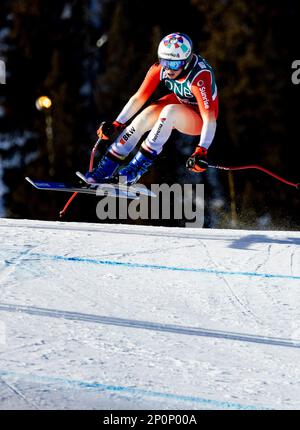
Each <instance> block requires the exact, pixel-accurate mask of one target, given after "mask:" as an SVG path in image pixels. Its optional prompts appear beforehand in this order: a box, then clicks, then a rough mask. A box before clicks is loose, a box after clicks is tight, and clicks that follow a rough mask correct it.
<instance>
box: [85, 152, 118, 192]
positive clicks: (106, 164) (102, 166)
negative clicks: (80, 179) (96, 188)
mask: <svg viewBox="0 0 300 430" xmlns="http://www.w3.org/2000/svg"><path fill="white" fill-rule="evenodd" d="M120 164H121V160H119V159H117V158H116V157H114V156H113V155H111V154H110V153H109V152H108V153H106V155H104V157H103V158H102V159H101V160H100V162H99V164H98V166H97V167H96V168H95V169H93V170H92V171H91V172H87V173H86V174H85V178H86V180H87V181H88V182H89V183H90V184H96V183H101V182H109V179H110V178H111V176H112V175H113V173H114V172H115V170H116V169H117V167H119V166H120Z"/></svg>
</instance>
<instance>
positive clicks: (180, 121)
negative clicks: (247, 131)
mask: <svg viewBox="0 0 300 430" xmlns="http://www.w3.org/2000/svg"><path fill="white" fill-rule="evenodd" d="M160 82H163V83H164V84H165V85H166V87H167V88H168V89H169V90H170V93H169V94H167V95H166V96H164V97H162V98H160V99H159V100H157V101H155V102H154V103H152V104H150V105H149V106H148V107H146V108H145V109H144V110H142V111H141V112H140V113H139V114H138V115H137V116H136V117H135V118H134V119H133V121H132V122H130V123H129V124H128V125H126V124H127V123H128V121H129V120H130V119H131V118H132V117H133V116H134V115H135V114H136V113H137V112H138V111H139V110H140V109H141V108H142V107H143V105H144V104H145V103H146V101H147V100H148V99H149V97H150V96H151V95H152V94H153V92H154V91H155V90H156V88H157V87H158V85H159V83H160ZM217 116H218V94H217V86H216V82H215V77H214V73H213V70H212V68H211V66H210V65H209V64H208V63H207V62H206V60H205V59H204V58H202V57H201V56H200V55H197V54H195V53H194V52H193V44H192V41H191V39H190V38H189V37H188V36H187V35H185V34H183V33H172V34H169V35H167V36H166V37H164V38H163V39H162V41H161V42H160V44H159V46H158V62H157V63H155V64H153V65H152V66H151V67H150V69H149V71H148V73H147V75H146V77H145V79H144V81H143V83H142V84H141V86H140V88H139V89H138V91H137V92H136V93H135V94H134V95H133V96H132V97H131V98H130V99H129V101H128V102H127V104H126V105H125V107H124V108H123V110H122V111H121V113H120V114H119V116H118V117H117V118H116V120H115V121H113V122H103V123H102V124H101V126H100V128H99V129H98V131H97V134H98V136H99V138H102V139H110V138H111V137H112V136H113V135H116V134H117V138H116V139H115V140H114V141H113V143H112V144H111V145H110V147H109V148H108V150H107V152H106V154H105V155H104V156H103V158H102V159H101V160H100V162H99V164H98V166H97V168H95V169H93V170H92V171H91V172H88V173H87V174H86V179H87V181H88V182H90V183H101V182H108V181H109V180H110V179H111V178H114V179H116V178H118V179H120V177H122V178H124V177H125V178H126V179H123V182H124V183H125V184H127V185H131V184H134V183H136V182H137V181H138V180H139V179H140V177H141V176H142V175H143V174H144V173H145V172H146V171H147V170H148V169H149V167H150V166H151V164H152V163H153V161H154V160H155V158H156V157H157V156H158V155H159V154H160V153H161V151H162V149H163V146H164V144H165V143H166V141H167V140H168V139H169V137H170V135H171V132H172V130H173V129H176V130H178V131H179V132H181V133H184V134H187V135H192V136H200V140H199V143H198V145H197V146H196V148H195V150H194V152H193V154H192V155H191V156H190V157H189V159H188V160H187V167H188V168H189V169H190V170H192V171H194V172H204V171H205V170H206V168H207V165H208V164H207V150H208V148H209V146H210V145H211V143H212V141H213V138H214V135H215V131H216V120H217ZM146 132H149V133H148V135H147V137H146V139H145V140H144V141H143V143H142V144H141V146H140V148H139V150H138V152H137V153H136V155H135V156H134V157H133V158H132V159H131V161H130V162H129V163H128V164H127V165H124V166H122V167H121V168H120V166H121V165H122V164H123V160H124V159H125V158H126V157H127V156H128V155H129V154H130V153H131V151H133V149H134V148H135V146H136V145H137V143H138V142H139V140H140V139H141V137H142V135H143V134H144V133H146ZM116 172H117V173H116Z"/></svg>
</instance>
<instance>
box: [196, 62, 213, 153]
mask: <svg viewBox="0 0 300 430" xmlns="http://www.w3.org/2000/svg"><path fill="white" fill-rule="evenodd" d="M191 90H192V93H193V94H194V96H195V97H196V99H197V103H198V106H199V112H200V115H201V117H202V120H203V127H202V131H201V136H200V142H199V146H202V147H204V148H206V149H208V148H209V146H210V144H211V143H212V141H213V138H214V136H215V132H216V128H217V122H216V117H217V99H215V100H213V96H212V90H211V73H210V72H209V71H208V70H203V71H202V72H200V73H199V74H198V75H197V76H196V78H195V79H194V81H193V82H192V85H191Z"/></svg>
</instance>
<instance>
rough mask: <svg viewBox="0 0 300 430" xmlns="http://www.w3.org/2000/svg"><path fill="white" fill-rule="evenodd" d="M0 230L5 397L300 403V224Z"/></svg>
mask: <svg viewBox="0 0 300 430" xmlns="http://www.w3.org/2000/svg"><path fill="white" fill-rule="evenodd" d="M0 235H1V239H0V243H1V245H0V257H1V258H0V293H1V299H0V408H1V409H50V408H52V409H262V408H271V409H292V408H293V409H300V370H299V363H300V307H299V303H300V233H298V232H256V231H237V230H206V229H184V228H182V229H179V228H164V227H163V228H162V227H153V228H151V227H145V226H128V225H127V226H126V225H105V224H97V225H96V224H83V223H82V224H79V223H59V222H42V221H23V220H9V219H1V220H0Z"/></svg>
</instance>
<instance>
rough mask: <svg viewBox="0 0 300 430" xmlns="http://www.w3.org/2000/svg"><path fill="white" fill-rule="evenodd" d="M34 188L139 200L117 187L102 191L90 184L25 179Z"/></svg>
mask: <svg viewBox="0 0 300 430" xmlns="http://www.w3.org/2000/svg"><path fill="white" fill-rule="evenodd" d="M25 179H26V180H27V181H28V182H29V183H30V184H31V185H32V186H33V187H35V188H37V189H38V190H44V191H65V192H68V193H81V194H90V195H94V196H97V197H98V196H99V197H101V196H111V197H120V198H126V199H130V200H135V199H138V198H139V196H137V194H136V193H133V192H131V193H130V192H126V190H119V189H117V187H111V186H107V187H106V188H104V189H100V190H99V187H98V185H94V184H90V185H89V186H87V185H84V186H80V185H74V184H69V183H65V182H52V181H35V180H33V179H31V178H29V177H26V178H25Z"/></svg>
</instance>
